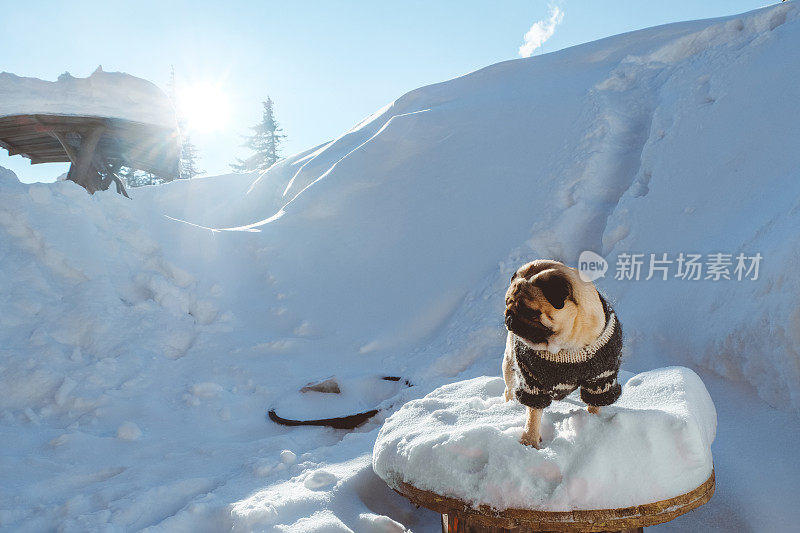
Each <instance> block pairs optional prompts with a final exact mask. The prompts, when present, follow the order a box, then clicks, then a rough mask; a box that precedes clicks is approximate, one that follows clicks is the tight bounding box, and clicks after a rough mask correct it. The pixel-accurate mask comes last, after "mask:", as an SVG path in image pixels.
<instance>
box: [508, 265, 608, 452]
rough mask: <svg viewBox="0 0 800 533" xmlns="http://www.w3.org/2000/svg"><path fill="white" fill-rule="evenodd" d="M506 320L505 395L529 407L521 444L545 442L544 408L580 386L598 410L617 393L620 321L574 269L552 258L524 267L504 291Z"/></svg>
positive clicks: (591, 408) (583, 395)
mask: <svg viewBox="0 0 800 533" xmlns="http://www.w3.org/2000/svg"><path fill="white" fill-rule="evenodd" d="M505 325H506V328H507V329H508V336H507V338H506V350H505V354H504V356H503V365H502V369H503V378H504V380H505V382H506V389H505V392H504V393H503V395H504V397H505V400H506V401H509V400H511V399H513V398H516V399H517V400H518V401H519V402H520V403H522V404H523V405H524V406H525V407H526V411H527V419H526V422H525V427H524V429H523V433H522V438H521V442H522V444H526V445H530V446H533V447H535V448H539V447H540V446H541V427H540V426H541V420H542V411H543V410H544V408H545V407H547V406H548V405H550V403H551V402H552V401H553V400H562V399H563V398H564V397H566V396H567V395H568V394H570V393H571V392H572V391H574V390H576V389H578V388H580V389H581V392H580V395H581V399H582V400H583V401H584V402H585V403H586V404H587V406H588V410H589V412H591V413H594V414H599V412H600V407H602V406H606V405H611V404H612V403H614V402H615V401H617V399H618V398H619V396H620V394H621V392H622V390H621V387H620V385H619V383H618V382H617V374H618V373H619V367H620V362H621V351H622V326H621V325H620V323H619V321H618V320H617V317H616V313H615V312H614V310H613V309H612V308H611V305H609V303H608V302H607V301H606V299H605V298H603V296H602V295H601V294H600V293H599V292H598V291H597V289H596V288H595V286H594V285H593V284H592V283H591V282H588V281H583V280H582V279H581V277H580V275H579V274H578V271H577V270H576V269H574V268H570V267H567V266H566V265H564V264H563V263H559V262H558V261H550V260H537V261H532V262H530V263H527V264H525V265H523V266H521V267H520V268H519V269H518V270H517V271H516V272H515V273H514V276H513V277H512V278H511V285H510V286H509V288H508V291H507V292H506V310H505Z"/></svg>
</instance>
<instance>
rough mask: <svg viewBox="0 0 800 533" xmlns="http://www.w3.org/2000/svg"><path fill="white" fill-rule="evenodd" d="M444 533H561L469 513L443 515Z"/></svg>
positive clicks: (631, 532)
mask: <svg viewBox="0 0 800 533" xmlns="http://www.w3.org/2000/svg"><path fill="white" fill-rule="evenodd" d="M643 531H644V528H641V527H637V528H631V529H623V530H621V531H619V532H610V531H606V532H602V533H643ZM442 533H559V532H558V531H536V530H533V529H530V528H527V527H515V528H505V527H498V526H490V525H486V524H485V523H483V522H481V521H479V520H475V518H474V517H473V515H470V514H468V513H460V512H457V511H454V512H451V513H447V514H445V513H442Z"/></svg>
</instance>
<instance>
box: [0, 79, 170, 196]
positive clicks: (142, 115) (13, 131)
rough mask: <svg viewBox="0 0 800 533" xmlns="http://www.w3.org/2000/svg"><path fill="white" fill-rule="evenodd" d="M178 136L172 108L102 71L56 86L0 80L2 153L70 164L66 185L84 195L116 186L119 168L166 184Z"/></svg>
mask: <svg viewBox="0 0 800 533" xmlns="http://www.w3.org/2000/svg"><path fill="white" fill-rule="evenodd" d="M179 140H180V135H179V132H178V127H177V121H176V119H175V111H174V108H173V106H172V102H171V101H170V100H169V98H167V96H166V95H165V94H164V93H163V92H162V91H161V90H160V89H158V87H156V86H155V85H153V84H152V83H150V82H147V81H145V80H142V79H139V78H136V77H133V76H130V75H128V74H123V73H119V72H103V70H102V68H99V67H98V69H97V70H96V71H95V72H94V73H93V74H92V75H91V76H89V77H88V78H74V77H72V76H70V75H69V74H68V73H65V74H62V75H61V76H60V77H59V78H58V80H57V81H55V82H49V81H44V80H40V79H36V78H22V77H19V76H15V75H13V74H9V73H6V72H3V73H0V147H2V148H5V149H6V150H8V153H9V154H10V155H21V156H23V157H27V158H28V159H30V160H31V164H39V163H71V165H70V169H69V173H68V174H67V179H68V180H71V181H74V182H75V183H77V184H78V185H80V186H81V187H83V188H85V189H86V190H87V191H88V192H89V194H94V193H95V192H96V191H101V190H106V189H108V188H109V186H110V185H111V184H112V183H114V184H115V185H116V189H117V192H119V193H121V194H124V195H125V196H127V193H126V191H125V186H124V184H123V182H122V180H121V179H120V178H119V176H118V172H119V170H120V168H122V167H127V168H132V169H137V170H141V171H144V172H148V173H150V174H153V175H156V176H158V177H160V178H162V179H163V180H164V181H171V180H173V179H175V178H177V177H178V173H179V170H178V169H179V166H178V163H179V156H180V142H179Z"/></svg>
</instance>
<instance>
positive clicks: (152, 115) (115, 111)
mask: <svg viewBox="0 0 800 533" xmlns="http://www.w3.org/2000/svg"><path fill="white" fill-rule="evenodd" d="M39 114H41V115H77V116H89V117H108V118H118V119H124V120H130V121H133V122H140V123H144V124H153V125H156V126H161V127H164V128H171V129H174V128H175V127H176V122H175V110H174V109H173V107H172V103H171V102H170V101H169V98H167V95H166V94H164V92H163V91H162V90H161V89H159V88H158V87H156V86H155V85H153V84H152V83H150V82H149V81H145V80H143V79H141V78H137V77H135V76H131V75H130V74H125V73H123V72H104V71H103V70H102V69H101V68H98V69H97V70H96V71H94V73H92V75H91V76H88V77H86V78H75V77H73V76H70V75H69V73H65V74H62V75H61V76H59V78H58V80H57V81H46V80H40V79H38V78H23V77H20V76H16V75H14V74H11V73H8V72H0V117H5V116H12V115H39Z"/></svg>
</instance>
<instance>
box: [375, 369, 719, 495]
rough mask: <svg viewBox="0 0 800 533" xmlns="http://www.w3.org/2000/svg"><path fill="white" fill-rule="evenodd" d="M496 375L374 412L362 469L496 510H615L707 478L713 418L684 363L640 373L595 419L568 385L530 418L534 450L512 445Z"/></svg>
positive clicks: (510, 409) (515, 416) (515, 409)
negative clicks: (538, 431)
mask: <svg viewBox="0 0 800 533" xmlns="http://www.w3.org/2000/svg"><path fill="white" fill-rule="evenodd" d="M503 389H504V383H503V380H502V379H501V378H496V377H479V378H475V379H471V380H467V381H461V382H458V383H453V384H450V385H446V386H444V387H440V388H438V389H436V390H435V391H433V392H432V393H430V394H428V395H427V396H426V397H424V398H422V399H419V400H413V401H411V402H408V403H407V404H405V405H404V406H403V407H402V408H401V409H400V410H399V411H397V412H396V413H395V414H393V415H392V416H391V417H389V419H387V420H386V423H385V424H384V426H383V428H382V429H381V431H380V433H379V435H378V439H377V441H376V442H375V450H374V455H373V468H374V470H375V472H376V473H377V474H378V475H379V476H380V477H381V478H383V479H384V480H385V481H386V482H387V483H388V484H389V485H390V486H392V487H395V488H398V487H399V485H400V483H401V482H406V483H409V484H411V485H413V486H415V487H417V488H419V489H423V490H429V491H432V492H435V493H437V494H441V495H445V496H449V497H453V498H458V499H461V500H464V501H466V502H469V503H471V504H473V505H476V506H477V505H480V504H486V505H490V506H492V507H494V508H496V509H508V508H535V509H543V510H551V511H568V510H572V509H604V508H619V507H628V506H633V505H639V504H644V503H650V502H654V501H658V500H665V499H667V498H672V497H675V496H678V495H680V494H683V493H685V492H689V491H690V490H692V489H694V488H696V487H697V486H699V485H701V484H702V483H703V482H705V481H706V480H707V479H708V477H709V476H710V475H711V470H712V466H713V463H712V458H711V443H712V442H713V440H714V435H715V432H716V426H717V415H716V410H715V409H714V404H713V402H712V401H711V397H710V396H709V395H708V391H706V388H705V386H704V385H703V382H702V381H701V380H700V378H699V377H698V376H697V374H695V373H694V372H693V371H691V370H689V369H687V368H683V367H669V368H663V369H659V370H652V371H650V372H644V373H642V374H638V375H636V376H634V377H632V378H631V379H630V380H628V382H627V383H626V384H625V385H624V386H623V390H622V396H621V397H620V399H619V401H618V402H617V403H616V404H614V405H612V406H609V407H604V408H603V409H602V411H601V414H600V416H596V415H592V414H590V413H588V412H587V411H586V407H585V405H584V404H583V403H582V402H581V401H580V400H579V399H578V395H577V394H576V393H573V394H571V395H570V396H568V397H567V398H566V399H565V400H564V401H561V402H554V403H553V404H552V405H551V406H550V407H548V408H547V409H546V410H545V412H544V416H543V418H542V434H543V442H542V444H543V446H542V449H541V450H537V449H535V448H532V447H528V446H524V445H522V444H520V443H519V439H520V436H521V434H522V426H523V424H524V422H525V408H524V407H523V406H522V405H520V404H519V403H518V402H516V401H511V402H504V401H503V399H502V397H501V396H502V393H503Z"/></svg>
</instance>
